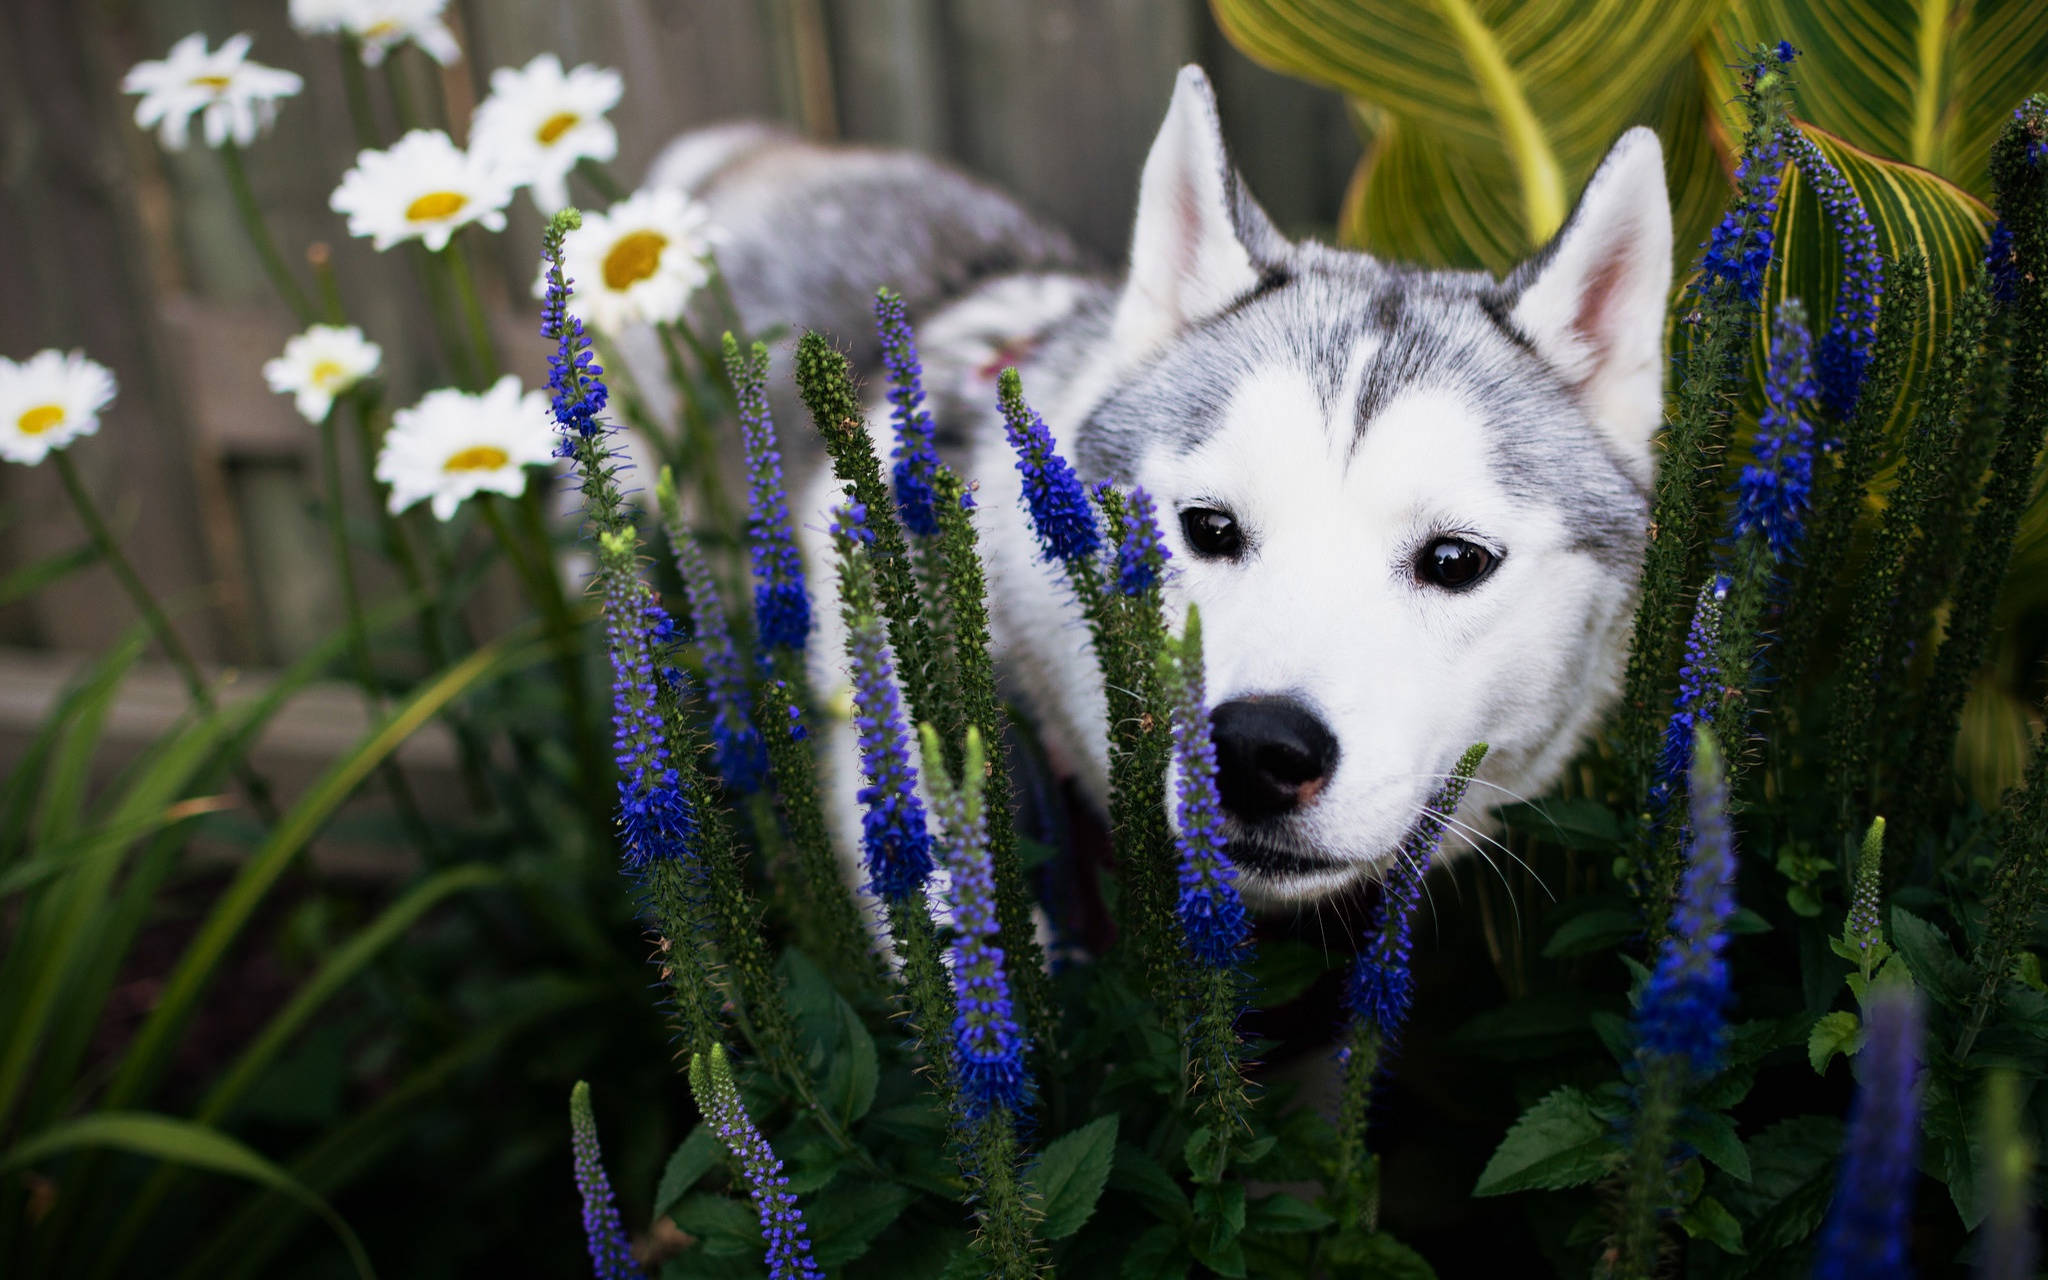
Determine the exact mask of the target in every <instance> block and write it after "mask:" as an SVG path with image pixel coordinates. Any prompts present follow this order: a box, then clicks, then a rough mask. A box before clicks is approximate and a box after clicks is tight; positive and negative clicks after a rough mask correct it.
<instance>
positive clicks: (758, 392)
mask: <svg viewBox="0 0 2048 1280" xmlns="http://www.w3.org/2000/svg"><path fill="white" fill-rule="evenodd" d="M724 350H725V368H726V374H727V376H728V377H730V378H731V379H732V385H733V391H734V393H735V395H736V397H737V399H738V401H739V419H740V442H741V444H742V445H744V446H745V449H746V455H747V552H748V555H749V556H750V557H751V558H752V561H753V567H754V631H755V637H756V641H757V643H758V644H759V645H760V647H761V648H762V649H764V650H774V649H791V650H795V651H797V652H802V650H803V647H804V644H805V642H806V641H807V640H809V639H810V634H811V600H810V595H809V593H808V592H806V591H805V589H804V562H803V557H802V555H801V554H800V553H799V552H798V551H797V549H796V525H795V522H794V521H792V520H791V519H790V514H789V493H788V491H787V490H786V489H785V487H784V485H783V480H782V451H781V449H779V448H778V447H777V446H776V443H775V421H774V419H773V417H771V416H770V414H769V411H768V348H767V347H766V346H764V345H763V344H761V343H758V342H757V343H755V344H754V345H753V347H752V348H751V349H750V350H748V351H746V352H742V351H741V350H740V345H739V342H738V341H737V340H736V339H735V338H734V337H733V336H732V335H731V334H730V333H728V334H726V335H725V346H724Z"/></svg>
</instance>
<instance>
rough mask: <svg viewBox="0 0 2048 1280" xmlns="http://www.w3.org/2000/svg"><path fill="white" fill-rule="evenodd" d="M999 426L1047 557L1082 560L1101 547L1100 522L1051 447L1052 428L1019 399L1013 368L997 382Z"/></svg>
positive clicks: (1066, 465) (1020, 391) (1021, 394)
mask: <svg viewBox="0 0 2048 1280" xmlns="http://www.w3.org/2000/svg"><path fill="white" fill-rule="evenodd" d="M996 388H997V392H998V394H999V395H1000V396H1001V401H1002V408H1003V430H1004V432H1005V434H1006V435H1007V436H1008V437H1009V441H1010V448H1011V449H1013V450H1015V451H1016V454H1017V470H1018V471H1020V472H1022V473H1023V475H1024V504H1025V506H1027V507H1029V508H1030V510H1031V524H1032V527H1033V528H1034V529H1036V530H1037V532H1038V545H1039V546H1040V547H1042V548H1044V550H1045V554H1046V558H1047V559H1049V560H1054V561H1057V562H1060V563H1062V564H1072V563H1074V562H1075V561H1084V560H1087V559H1089V558H1090V557H1092V556H1094V555H1095V553H1096V552H1097V551H1100V550H1101V549H1102V526H1101V523H1100V522H1099V521H1098V520H1097V519H1096V518H1095V508H1094V507H1093V506H1092V505H1090V504H1089V501H1088V492H1087V490H1086V489H1085V488H1084V487H1083V486H1082V484H1081V477H1080V476H1079V475H1077V474H1075V472H1074V468H1073V467H1072V466H1071V465H1070V464H1069V463H1068V462H1067V460H1066V459H1065V458H1063V457H1061V456H1060V453H1059V450H1058V449H1057V448H1055V447H1054V445H1053V439H1052V429H1051V428H1049V427H1047V426H1046V425H1045V419H1044V418H1041V417H1039V416H1038V414H1037V413H1036V412H1035V411H1034V410H1033V409H1032V408H1031V406H1030V405H1028V404H1026V403H1024V382H1023V379H1022V378H1020V377H1019V376H1018V374H1017V371H1016V370H1015V369H1005V370H1003V372H1002V374H1001V375H1000V376H999V377H998V379H997V381H996Z"/></svg>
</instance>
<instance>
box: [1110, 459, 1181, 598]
mask: <svg viewBox="0 0 2048 1280" xmlns="http://www.w3.org/2000/svg"><path fill="white" fill-rule="evenodd" d="M1123 526H1124V527H1123V538H1122V540H1121V541H1120V542H1119V543H1118V544H1117V549H1116V589H1117V590H1118V591H1121V592H1122V593H1123V594H1125V595H1127V596H1142V595H1144V594H1145V593H1146V592H1147V591H1150V590H1151V589H1152V588H1154V587H1156V586H1158V585H1159V581H1160V579H1161V578H1162V577H1163V576H1164V575H1165V572H1166V562H1167V561H1168V560H1171V559H1172V558H1173V553H1172V552H1171V551H1168V550H1167V549H1166V538H1165V536H1164V535H1162V534H1161V533H1160V531H1159V508H1158V506H1157V504H1155V503H1154V502H1153V501H1152V495H1151V494H1149V493H1147V492H1145V490H1144V488H1143V486H1137V487H1133V488H1132V490H1131V491H1130V493H1129V494H1127V495H1125V497H1124V518H1123Z"/></svg>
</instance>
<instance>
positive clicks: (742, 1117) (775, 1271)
mask: <svg viewBox="0 0 2048 1280" xmlns="http://www.w3.org/2000/svg"><path fill="white" fill-rule="evenodd" d="M707 1057H708V1058H709V1059H710V1061H709V1063H708V1064H707V1063H706V1061H705V1059H706V1058H707ZM690 1086H691V1091H692V1092H693V1093H694V1094H695V1095H696V1097H697V1109H698V1110H700V1111H702V1112H703V1113H704V1118H705V1120H706V1121H708V1122H709V1123H710V1125H711V1128H712V1131H713V1132H714V1133H716V1134H717V1135H718V1140H719V1141H720V1142H722V1143H724V1144H725V1149H726V1150H728V1151H730V1152H732V1154H733V1159H734V1160H735V1161H736V1162H737V1163H738V1165H739V1173H740V1180H741V1181H742V1182H744V1183H746V1186H747V1194H748V1195H749V1196H750V1197H752V1199H753V1201H754V1211H755V1213H756V1214H757V1215H758V1216H759V1218H760V1221H761V1239H762V1241H763V1242H764V1243H766V1244H767V1246H768V1256H767V1258H766V1259H765V1261H766V1263H767V1267H768V1280H798V1278H801V1280H823V1277H824V1274H825V1273H824V1272H822V1271H820V1270H819V1269H818V1264H817V1262H816V1261H814V1260H813V1259H812V1257H811V1242H810V1239H809V1236H808V1231H807V1227H806V1224H805V1222H804V1213H803V1210H802V1209H799V1208H798V1207H797V1203H796V1196H795V1195H794V1194H792V1193H791V1192H790V1190H789V1179H788V1178H787V1177H786V1176H784V1174H783V1172H782V1161H781V1160H779V1159H777V1158H776V1156H775V1149H774V1148H773V1147H771V1146H769V1145H768V1139H766V1138H764V1137H762V1136H761V1131H760V1130H759V1129H757V1128H755V1127H754V1121H753V1119H752V1117H750V1116H748V1115H747V1104H746V1101H745V1100H744V1099H742V1098H741V1097H740V1091H739V1086H738V1085H737V1084H735V1083H734V1082H733V1078H732V1068H731V1066H730V1065H729V1064H728V1063H727V1061H726V1056H725V1049H724V1047H723V1046H720V1045H713V1046H712V1048H711V1052H710V1053H709V1054H699V1055H698V1056H697V1057H695V1058H693V1059H691V1060H690Z"/></svg>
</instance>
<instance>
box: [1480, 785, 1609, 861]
mask: <svg viewBox="0 0 2048 1280" xmlns="http://www.w3.org/2000/svg"><path fill="white" fill-rule="evenodd" d="M1496 812H1497V813H1498V815H1499V817H1500V820H1501V821H1502V822H1505V823H1507V824H1508V826H1510V827H1512V828H1513V829H1514V830H1516V831H1521V832H1525V833H1527V834H1528V835H1530V836H1533V837H1535V838H1536V839H1538V840H1543V841H1547V842H1549V843H1551V844H1556V845H1561V846H1563V847H1564V848H1567V849H1584V850H1587V851H1589V852H1592V853H1607V852H1610V851H1612V850H1614V849H1617V848H1619V847H1620V846H1621V821H1620V819H1618V818H1616V817H1615V816H1614V810H1612V809H1610V808H1608V807H1607V806H1606V805H1604V804H1601V803H1600V802H1599V801H1598V800H1588V799H1583V798H1581V799H1573V800H1544V801H1540V802H1538V803H1535V804H1504V805H1502V806H1501V807H1500V808H1499V809H1498V810H1497V811H1496Z"/></svg>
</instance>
